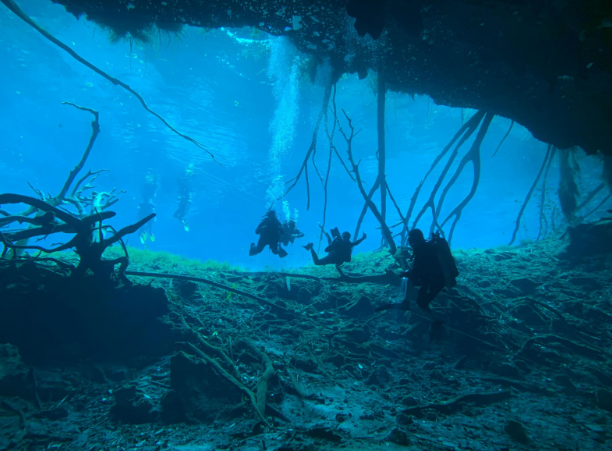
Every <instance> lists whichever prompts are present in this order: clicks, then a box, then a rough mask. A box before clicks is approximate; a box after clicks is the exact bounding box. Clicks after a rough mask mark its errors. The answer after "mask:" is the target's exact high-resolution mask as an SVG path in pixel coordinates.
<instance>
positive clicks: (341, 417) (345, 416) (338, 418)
mask: <svg viewBox="0 0 612 451" xmlns="http://www.w3.org/2000/svg"><path fill="white" fill-rule="evenodd" d="M350 417H351V414H350V413H349V414H346V413H337V414H336V421H337V422H338V423H344V422H345V421H346V420H348V419H349V418H350Z"/></svg>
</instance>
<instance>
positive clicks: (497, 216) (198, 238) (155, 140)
mask: <svg viewBox="0 0 612 451" xmlns="http://www.w3.org/2000/svg"><path fill="white" fill-rule="evenodd" d="M21 3H22V5H21V6H22V7H23V8H24V10H25V11H26V12H27V13H28V14H29V15H31V16H32V18H33V19H34V20H36V21H37V22H38V23H39V24H40V25H41V26H43V27H44V28H46V29H47V30H48V31H50V32H51V33H52V34H53V35H55V36H56V37H57V38H58V39H60V40H61V41H63V42H64V43H66V44H69V45H70V46H71V47H72V48H73V49H74V50H75V51H76V52H77V53H79V54H80V55H81V56H82V57H84V58H86V59H88V60H89V61H90V62H92V63H93V64H95V65H97V66H98V67H100V68H101V69H103V70H105V71H107V72H108V73H109V74H110V75H112V76H114V77H117V78H119V79H121V80H122V81H123V82H125V83H127V84H129V85H130V86H131V87H132V88H134V89H135V90H136V91H138V92H139V93H140V94H141V95H142V96H143V97H144V98H145V99H146V100H147V102H148V103H149V105H150V106H151V107H152V108H153V109H154V110H156V111H157V112H158V113H159V114H161V115H162V116H163V117H164V118H166V119H167V120H168V121H169V122H170V123H171V124H172V125H173V126H174V127H176V128H177V129H179V130H180V131H181V132H183V133H185V134H187V135H189V136H191V137H193V138H194V139H197V140H198V141H199V142H201V143H203V144H205V146H206V147H207V148H208V149H209V150H210V151H211V152H212V153H214V154H215V156H216V157H217V159H218V160H219V162H220V163H221V164H217V163H215V162H214V161H212V160H211V158H210V157H209V156H208V155H207V154H206V152H204V151H203V150H201V149H199V148H198V147H196V146H194V145H193V144H191V143H189V142H188V141H186V140H184V139H182V138H180V137H178V136H176V135H175V134H173V133H171V132H170V131H169V130H168V129H167V128H166V127H165V126H164V125H163V124H162V123H161V122H160V121H159V120H158V119H157V118H155V117H154V116H152V115H150V114H149V113H147V112H146V111H145V110H144V109H143V108H142V107H141V105H140V104H139V102H138V101H137V100H136V99H135V98H134V96H132V95H130V94H129V93H128V92H126V91H125V90H123V89H121V88H119V87H116V86H113V85H112V84H111V83H109V82H108V81H107V80H105V79H103V78H102V77H100V76H99V75H97V74H95V73H94V72H92V71H91V70H90V69H88V68H86V67H85V66H83V65H81V64H80V63H78V62H77V61H75V60H74V59H72V58H71V57H70V56H69V55H68V54H67V53H65V52H64V51H62V50H61V49H59V48H57V47H56V46H54V45H52V44H51V43H50V42H48V41H47V40H45V39H44V38H43V37H42V36H41V35H40V34H38V33H37V32H36V31H35V30H33V29H32V28H30V27H29V26H28V25H26V24H25V23H24V22H22V21H21V20H20V19H18V18H17V17H16V16H14V15H13V14H12V13H11V12H10V11H8V10H7V9H6V8H4V7H3V8H2V9H0V61H2V70H1V71H0V86H1V89H0V136H1V137H2V139H1V141H0V192H18V193H25V194H31V191H30V189H29V188H28V185H27V182H29V183H31V184H32V185H33V186H35V187H36V188H39V189H41V190H43V191H44V192H50V193H52V194H56V193H57V192H58V191H59V190H60V188H61V186H62V184H63V182H64V180H65V179H66V176H67V174H68V172H69V171H70V170H71V169H72V168H73V167H74V165H75V164H76V163H77V161H78V160H79V159H80V157H81V154H82V152H83V150H84V149H85V147H86V145H87V141H88V139H89V136H90V121H91V116H90V115H89V113H86V112H83V111H79V110H77V109H75V108H73V107H70V106H66V105H62V102H64V101H66V102H73V103H75V104H78V105H82V106H85V107H89V108H93V109H95V110H98V111H99V112H100V125H101V133H100V135H99V137H98V139H97V141H96V143H95V147H94V149H93V151H92V153H91V157H90V158H89V161H88V162H87V165H86V167H85V170H88V169H92V170H99V169H106V170H109V171H110V172H108V173H104V174H102V175H101V176H100V177H99V178H98V180H97V186H98V189H100V190H110V189H112V188H115V187H116V188H118V189H121V190H124V191H125V193H124V194H123V195H122V196H121V200H120V201H119V202H118V203H117V204H116V205H114V206H113V208H112V209H113V210H114V211H116V212H117V217H116V218H115V219H114V220H113V222H112V223H113V224H114V225H116V226H124V225H127V224H128V223H131V222H134V221H135V220H136V219H137V207H138V205H139V203H140V202H141V190H142V186H143V184H144V181H145V177H146V176H147V174H149V175H153V176H154V177H155V179H156V180H157V181H158V185H159V186H158V189H157V194H156V197H155V199H154V203H155V206H156V210H157V214H158V216H157V220H156V222H155V224H154V226H153V227H154V233H155V237H156V240H155V242H154V243H150V242H149V243H148V244H147V247H148V248H149V249H151V250H166V251H170V252H174V253H177V254H181V255H184V256H187V257H191V258H198V259H202V260H206V259H215V260H220V261H227V262H229V263H232V264H238V265H241V266H244V267H248V268H263V267H266V266H268V267H271V268H283V267H296V266H301V265H305V264H308V263H309V262H310V255H309V253H308V252H306V251H304V250H303V249H302V248H301V247H300V245H303V244H306V243H307V242H308V241H314V242H315V243H317V242H318V238H319V228H318V225H317V224H318V223H319V222H320V221H321V220H322V208H323V190H322V187H321V183H320V181H319V179H318V177H317V175H316V174H315V173H314V171H313V170H312V166H310V168H309V176H310V188H311V205H310V210H307V209H306V188H305V181H304V179H302V180H301V181H300V182H299V183H298V185H297V186H296V187H295V189H294V190H293V191H292V192H291V193H290V194H289V195H288V196H286V197H285V198H284V201H285V202H286V203H285V204H283V203H282V201H281V202H277V203H276V204H275V208H276V210H277V211H278V212H279V214H280V215H281V217H282V216H283V212H285V213H286V212H290V214H291V215H292V216H297V218H298V228H299V229H300V230H302V231H303V232H304V233H306V237H305V238H303V239H301V240H298V241H296V243H295V244H294V245H293V246H289V247H288V249H287V250H288V251H289V256H288V257H287V258H285V259H283V260H281V259H279V258H278V257H277V256H274V255H272V254H270V253H269V252H268V251H267V250H266V251H264V252H263V253H262V254H260V255H257V256H255V257H249V256H248V249H249V245H250V243H251V242H254V241H256V238H257V236H256V235H255V234H254V230H255V227H256V226H257V224H258V222H259V220H260V218H261V216H262V215H263V213H264V212H265V211H266V209H267V207H268V206H269V205H270V199H273V198H276V197H278V195H279V194H280V193H282V192H283V189H284V184H285V182H287V181H289V180H290V179H292V178H293V177H294V176H295V175H296V174H297V172H298V170H299V167H300V165H301V163H302V160H303V158H304V155H305V153H306V151H307V149H308V147H309V145H310V142H311V139H312V132H313V127H314V124H315V122H316V118H317V114H318V112H319V109H320V106H321V100H322V97H323V92H324V87H323V84H324V80H325V79H326V77H327V75H328V74H327V71H328V68H326V67H325V65H322V66H321V67H319V68H317V69H316V71H314V73H316V74H317V75H316V76H315V80H314V82H313V81H311V79H310V77H309V76H308V71H307V68H308V67H309V62H308V57H307V55H301V54H299V53H298V52H297V51H296V50H295V49H294V48H293V47H292V45H291V43H290V42H289V41H288V40H287V39H283V38H275V37H268V36H265V35H264V34H263V33H260V32H254V31H252V30H223V29H221V30H210V31H205V30H200V29H195V28H185V29H184V30H183V32H182V33H181V35H180V36H175V35H167V34H162V35H160V36H158V38H156V39H154V40H153V41H152V42H151V43H148V44H143V43H140V42H132V43H131V44H130V42H129V40H121V41H119V42H116V43H112V42H111V40H110V39H109V34H108V32H106V31H105V30H102V29H100V28H98V27H96V26H95V25H94V24H92V23H89V22H87V21H86V20H84V19H81V20H76V19H75V18H74V17H73V16H72V15H70V14H68V13H66V12H65V11H64V9H63V8H62V7H60V6H58V5H54V4H52V3H51V2H50V1H48V0H30V1H28V2H27V4H26V2H21ZM375 75H376V74H370V76H369V77H368V78H366V79H364V80H359V79H358V78H357V76H356V75H345V76H343V77H342V78H341V79H340V81H339V82H338V83H337V95H336V104H337V106H338V108H339V109H340V108H342V109H344V110H346V111H347V113H348V114H349V115H350V116H351V118H352V119H353V122H354V124H355V127H356V128H358V129H361V130H362V131H361V133H360V134H359V135H358V136H357V137H356V138H355V141H354V153H355V157H356V159H361V160H362V163H361V166H360V168H361V172H362V177H363V178H364V180H365V182H366V184H367V185H366V186H367V187H369V186H371V185H370V184H371V183H373V182H374V180H375V177H376V170H377V161H376V157H375V154H376V148H377V129H376V105H377V103H376V93H375V86H376V78H375ZM386 96H387V97H386V111H385V115H386V122H385V131H386V141H387V180H388V184H389V186H390V188H391V190H392V192H393V194H394V196H395V198H396V200H397V201H398V203H399V204H400V205H401V207H402V210H403V211H404V212H405V211H406V209H407V208H408V204H409V201H410V198H411V196H412V194H413V192H414V189H415V187H416V186H417V184H418V183H419V181H420V180H421V178H422V177H423V175H424V174H425V172H426V171H427V169H428V168H429V166H430V164H431V162H432V161H433V159H434V158H435V156H436V155H437V154H438V152H439V151H440V150H441V149H442V148H443V147H444V145H445V144H446V143H447V142H448V140H449V139H450V138H451V137H452V136H453V135H454V133H456V131H457V130H458V128H459V127H460V126H461V124H462V121H463V120H464V118H467V117H469V116H470V115H471V114H473V113H474V111H471V110H461V109H451V108H448V107H444V106H438V105H435V103H434V102H433V101H432V100H431V99H429V98H427V97H424V96H423V97H417V98H414V99H413V98H412V97H410V96H408V95H405V94H401V93H395V92H388V93H387V94H386ZM341 123H342V124H343V126H345V127H346V123H345V121H344V119H342V122H341ZM331 125H332V118H331V116H330V117H329V121H328V126H329V127H331ZM509 125H510V121H509V120H508V119H505V118H500V117H496V118H495V119H494V121H493V123H492V125H491V128H490V131H489V133H488V135H487V136H486V138H485V140H484V143H483V146H482V178H481V180H480V186H479V188H478V191H477V193H476V196H475V197H474V199H473V200H472V201H471V203H470V204H469V205H468V206H467V208H466V209H465V211H464V214H463V217H462V218H461V220H460V222H459V224H458V226H457V229H456V231H455V236H454V239H453V243H452V244H453V247H455V248H458V247H460V248H473V247H478V248H484V247H492V246H497V245H502V244H507V243H508V241H509V239H510V236H511V234H512V230H513V229H514V223H515V219H516V216H517V213H518V211H519V209H520V207H521V204H522V202H523V199H524V198H525V195H526V193H527V191H528V190H529V187H530V186H531V184H532V183H533V180H534V178H535V176H536V174H537V172H538V170H539V168H540V165H541V163H542V160H543V158H544V155H545V152H546V144H545V143H542V142H539V141H537V140H535V139H534V138H533V137H532V136H531V134H530V133H529V132H528V131H527V130H525V129H524V128H522V127H520V126H519V125H518V124H517V125H516V126H515V127H514V128H513V130H512V132H511V134H510V135H509V137H508V139H507V140H506V141H505V143H504V145H503V147H502V148H501V150H500V151H499V153H498V154H497V156H495V158H493V157H492V154H493V152H494V151H495V148H496V147H497V145H498V143H499V142H500V140H501V138H502V137H503V135H504V134H505V133H506V131H507V129H508V127H509ZM470 142H471V141H470ZM335 144H336V145H337V147H338V150H339V152H340V153H341V155H342V156H343V157H345V156H346V146H345V144H344V141H343V139H342V137H341V136H340V135H339V134H338V133H336V141H335ZM467 149H468V146H465V147H464V150H463V152H465V151H466V150H467ZM328 152H329V143H328V140H327V137H326V135H325V132H324V127H321V130H320V133H319V136H318V151H317V154H316V157H315V158H316V163H317V166H318V168H319V169H320V170H321V171H322V172H324V171H325V169H326V164H327V157H328ZM578 158H579V159H580V161H581V163H582V166H583V179H582V183H583V185H584V186H583V188H584V192H587V191H588V189H589V188H592V187H593V186H594V185H596V184H597V183H599V173H600V171H601V169H600V168H599V167H598V161H597V160H596V159H595V157H582V156H579V157H578ZM457 161H458V160H457ZM332 164H333V167H332V169H331V174H332V176H331V181H330V185H329V207H328V215H327V218H328V219H327V225H328V228H331V227H334V226H338V227H339V228H340V229H341V230H349V231H351V232H352V231H353V230H354V229H355V224H356V221H357V218H358V216H359V213H360V211H361V208H362V206H363V199H362V197H361V195H360V193H359V191H358V189H357V186H356V185H355V184H354V183H353V182H352V181H351V180H350V179H349V177H348V176H347V174H346V172H345V171H344V169H343V168H342V166H341V165H340V163H339V161H338V160H337V159H336V158H334V159H333V162H332ZM187 169H189V170H191V171H193V176H192V186H193V190H194V192H195V194H194V198H193V206H192V209H191V211H190V213H189V215H188V217H187V220H188V223H189V226H190V230H189V231H185V230H184V228H183V225H182V224H181V222H180V221H178V220H177V219H176V218H174V217H173V213H174V211H175V210H176V208H177V205H178V200H177V197H178V179H179V178H180V177H181V175H182V174H184V173H185V171H186V170H187ZM438 173H439V172H438V171H436V172H434V174H433V176H432V177H431V178H430V179H429V180H428V183H426V185H425V186H424V188H423V191H422V194H421V198H420V201H419V203H418V204H417V211H418V209H419V207H420V205H422V202H423V201H425V199H426V198H427V196H428V194H429V192H430V190H431V187H432V185H433V182H435V180H436V179H437V174H438ZM451 173H452V171H451ZM471 177H472V175H471V170H470V169H468V170H467V171H465V173H464V174H463V175H462V176H461V178H460V179H459V181H458V183H457V184H456V185H455V187H454V188H453V189H452V190H451V193H450V194H449V197H448V199H447V201H446V203H445V205H446V207H445V211H446V212H447V213H448V212H449V211H450V209H451V208H452V207H454V206H455V205H456V204H457V203H458V202H459V201H460V200H461V199H462V198H463V197H464V196H465V195H466V194H467V192H468V191H469V189H470V186H471ZM557 180H558V163H557V161H555V162H554V163H553V166H552V169H551V173H550V176H549V187H550V189H551V193H550V194H549V198H550V199H552V200H553V201H555V200H554V199H556V198H555V197H554V192H553V191H554V190H556V184H557V183H558V182H557ZM375 198H376V199H379V195H377V196H376V197H375ZM539 199H540V197H539V193H538V192H536V193H535V194H534V197H533V199H532V201H531V203H530V205H529V207H528V209H527V210H526V212H525V215H524V217H523V220H522V225H521V229H520V231H519V235H518V239H517V243H518V242H520V240H522V239H535V237H536V236H537V234H538V228H539ZM555 202H556V201H555ZM388 218H389V220H388V222H389V223H390V224H393V223H396V222H397V220H398V217H397V214H396V213H395V211H394V210H393V207H392V205H391V204H390V203H389V206H388ZM430 220H431V218H430V217H429V216H426V217H425V218H424V219H423V220H422V222H421V223H419V226H421V227H423V228H424V229H426V230H427V229H429V224H430ZM377 227H378V224H377V222H376V220H375V219H374V217H373V216H372V215H371V214H368V215H367V216H366V219H365V221H364V223H363V227H362V230H363V231H365V232H367V233H368V239H367V240H366V241H365V242H364V243H363V244H362V245H360V246H359V251H368V250H373V249H376V248H378V247H379V245H380V231H379V230H378V229H377ZM129 244H130V245H132V246H136V247H142V244H141V243H140V242H139V240H138V237H137V236H136V235H133V236H132V237H131V238H130V240H129Z"/></svg>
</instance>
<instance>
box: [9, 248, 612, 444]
mask: <svg viewBox="0 0 612 451" xmlns="http://www.w3.org/2000/svg"><path fill="white" fill-rule="evenodd" d="M562 250H563V246H562V243H559V242H553V241H545V242H541V243H531V244H526V245H523V246H520V247H518V248H512V249H510V248H504V249H499V250H496V249H492V250H488V251H457V252H456V254H457V260H458V263H459V270H460V271H461V279H460V281H461V283H460V284H459V285H458V286H457V287H455V288H454V289H452V290H448V291H447V292H444V293H442V294H440V295H439V296H438V298H436V300H435V301H434V302H433V304H432V307H433V308H434V314H435V315H436V316H437V317H439V318H440V319H441V320H442V324H443V326H442V330H441V331H439V333H436V334H434V335H432V334H431V333H430V332H431V329H430V325H429V322H428V321H427V320H425V319H424V318H423V317H422V315H421V314H420V312H419V311H418V310H416V309H415V308H414V306H412V308H411V309H410V310H409V311H398V310H395V311H393V310H392V311H388V312H381V313H374V309H375V308H376V307H377V306H379V305H381V304H385V303H389V302H397V299H398V288H397V287H396V286H393V285H389V284H385V283H363V284H354V283H350V282H346V283H343V282H337V281H336V282H331V281H329V280H325V279H323V278H324V277H336V276H334V275H333V273H330V272H329V269H328V268H308V269H304V270H302V271H300V272H296V273H292V274H291V275H282V276H281V275H278V274H274V273H257V274H249V273H241V272H238V271H231V270H228V271H226V272H223V271H217V272H212V271H210V270H209V269H207V270H205V269H201V270H200V269H198V267H197V266H193V267H192V268H191V271H192V275H193V276H194V277H207V278H209V279H211V280H214V281H216V282H218V283H220V284H225V285H227V286H234V287H238V288H239V289H241V290H244V291H246V292H249V293H258V294H257V296H270V297H269V298H268V297H266V300H267V301H270V302H271V304H268V303H267V302H266V303H260V302H258V301H257V299H251V298H246V297H244V296H240V295H238V294H235V293H233V294H231V292H228V291H226V290H223V289H220V288H218V287H211V286H208V285H201V284H196V285H197V287H193V286H187V287H185V286H182V285H172V284H168V283H167V282H165V281H164V280H163V279H160V280H159V281H157V282H153V283H152V284H151V285H152V286H151V288H152V289H154V290H155V289H156V290H160V288H154V287H167V290H166V292H167V293H168V297H167V298H166V299H167V300H166V302H167V308H166V310H165V311H164V310H158V311H157V313H158V315H157V316H156V317H152V315H150V316H149V319H148V320H147V322H146V323H142V324H143V325H144V327H149V325H151V324H161V325H162V326H159V327H158V326H157V325H155V326H151V327H152V328H151V329H150V331H153V330H162V331H165V332H164V334H166V335H165V337H166V338H165V339H164V340H157V341H156V340H153V342H152V343H150V344H149V346H151V347H150V348H148V349H149V350H150V352H148V353H147V355H142V356H141V355H135V354H132V355H130V356H126V354H125V353H119V354H118V355H119V356H121V358H118V359H115V361H113V359H109V358H108V354H105V356H106V358H104V359H102V358H100V356H101V355H100V354H95V353H94V354H93V355H92V356H87V357H84V356H83V355H82V354H79V353H74V354H70V355H73V356H81V357H79V358H78V359H75V360H74V361H72V362H67V361H66V355H67V353H66V351H65V349H66V348H67V347H77V346H79V345H80V344H79V343H78V339H79V337H81V335H80V334H76V335H75V338H74V342H71V341H70V340H67V339H64V340H63V341H62V343H61V347H59V348H54V347H52V346H46V349H47V350H54V349H55V350H57V354H56V355H55V357H57V363H56V364H55V365H50V364H49V362H51V361H52V360H53V357H54V356H53V354H51V355H49V356H47V358H46V359H45V364H44V365H43V364H42V362H41V361H40V360H38V359H37V358H36V357H37V356H36V353H33V354H30V353H26V354H25V356H23V355H20V351H21V349H20V348H19V346H17V345H15V344H10V343H6V344H2V345H0V431H1V433H0V450H2V449H7V450H8V449H15V448H16V449H32V450H38V449H40V450H43V449H67V450H70V449H75V450H77V449H79V450H81V449H91V450H94V449H118V450H119V449H124V450H128V449H130V450H131V449H139V450H164V449H168V450H212V449H257V450H261V449H268V450H302V451H303V450H314V449H332V448H336V447H338V446H342V447H345V448H347V449H348V448H350V449H363V450H366V449H368V450H376V449H381V450H382V449H387V450H388V449H478V450H480V449H482V450H485V449H487V450H488V449H517V448H519V449H520V448H521V447H522V448H525V449H526V448H531V449H541V450H551V451H552V450H559V449H577V448H580V449H587V448H591V449H597V448H600V449H601V447H602V446H604V444H605V443H606V442H607V441H608V440H609V439H610V433H611V421H612V420H610V412H611V411H612V375H611V373H610V370H611V362H610V358H611V356H610V351H609V349H610V348H611V345H612V291H611V289H610V288H609V287H611V286H612V276H611V274H610V272H609V271H606V270H599V271H594V270H593V262H592V261H591V259H590V258H589V261H585V262H583V263H581V262H580V261H572V262H571V264H569V263H567V262H566V261H565V260H563V259H559V255H560V254H561V251H562ZM371 260H373V261H374V262H375V263H376V265H377V266H376V267H377V268H378V269H379V270H380V271H381V272H383V271H385V270H388V269H393V270H398V269H399V265H398V263H397V262H396V261H395V260H394V259H393V258H391V257H389V256H387V255H385V254H383V253H380V254H376V255H374V256H371V257H370V260H368V259H364V258H359V256H357V258H355V259H354V261H353V262H352V263H351V264H350V265H347V268H346V269H345V273H346V274H358V273H364V274H365V273H368V272H369V271H370V269H371V263H372V262H371ZM155 264H156V265H159V267H160V268H161V270H162V271H163V272H170V271H166V270H164V267H163V261H161V262H160V260H157V261H156V262H155ZM143 269H148V268H143ZM370 273H371V272H370ZM1 277H2V275H0V278H1ZM136 281H138V279H136ZM143 282H144V280H143ZM148 282H149V281H146V283H148ZM172 287H174V289H173V288H172ZM2 289H3V288H0V290H2ZM6 289H8V290H9V292H10V290H13V289H14V287H13V288H11V287H7V288H6ZM20 289H21V290H25V292H28V293H33V291H32V290H30V288H28V287H27V284H26V286H24V287H21V288H20ZM44 292H45V291H44V290H43V291H42V293H43V294H44ZM143 293H144V292H143ZM147 293H149V292H148V291H147ZM0 294H2V293H0ZM6 299H10V300H11V301H10V302H14V301H15V299H16V298H11V297H9V298H7V297H4V296H0V304H2V302H5V300H6ZM32 305H38V304H37V302H33V304H32ZM134 305H136V304H134ZM141 305H143V304H141ZM2 308H3V307H2V306H1V305H0V309H2ZM143 308H144V307H143ZM122 311H123V312H124V313H123V314H125V315H128V316H129V315H133V314H135V312H131V311H130V310H129V309H124V310H122ZM145 316H146V315H145ZM124 324H125V323H124ZM132 324H134V323H133V322H132ZM75 330H76V329H75ZM95 330H96V332H98V331H99V329H95ZM117 333H118V335H117V336H113V334H114V331H113V330H112V328H109V329H108V330H106V331H104V333H103V336H104V337H106V338H107V339H108V340H110V341H111V342H112V341H115V340H117V337H122V339H127V338H126V336H125V335H123V332H122V331H121V330H119V331H118V332H117ZM39 336H40V335H39ZM143 336H146V333H145V335H143V333H142V331H140V332H138V333H137V334H136V335H135V337H136V338H135V339H136V340H140V339H141V337H143ZM63 337H64V338H65V337H67V335H63ZM104 337H103V338H104ZM167 337H172V341H173V343H174V346H173V347H172V346H170V347H169V346H168V342H167ZM33 343H34V344H35V342H29V343H28V346H32V344H33ZM126 345H128V346H129V344H127V343H126ZM155 346H157V348H155ZM26 349H28V347H27V346H26ZM29 349H31V348H29ZM22 357H23V358H22Z"/></svg>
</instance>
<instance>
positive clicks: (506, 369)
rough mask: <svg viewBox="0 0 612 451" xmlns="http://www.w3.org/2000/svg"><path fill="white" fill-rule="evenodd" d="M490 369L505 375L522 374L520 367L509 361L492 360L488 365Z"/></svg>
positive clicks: (515, 376) (513, 376)
mask: <svg viewBox="0 0 612 451" xmlns="http://www.w3.org/2000/svg"><path fill="white" fill-rule="evenodd" d="M487 368H488V370H489V371H491V372H492V373H495V374H497V375H499V376H503V377H511V378H515V379H516V378H518V377H520V376H521V372H520V371H519V369H518V368H517V367H516V366H514V365H513V364H511V363H508V362H496V361H492V362H491V363H489V366H488V367H487Z"/></svg>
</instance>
